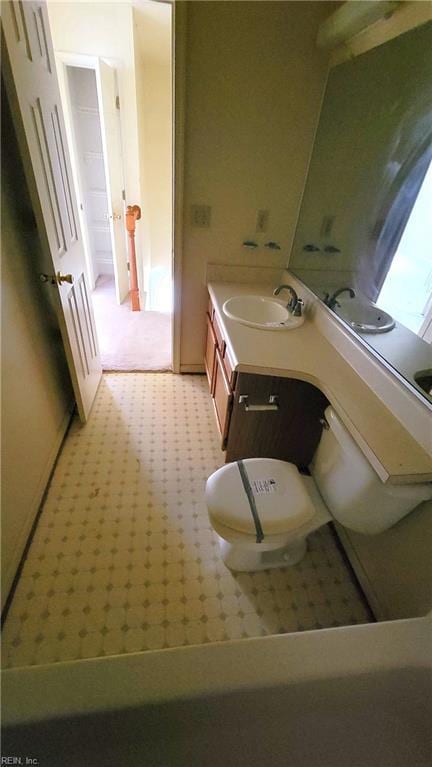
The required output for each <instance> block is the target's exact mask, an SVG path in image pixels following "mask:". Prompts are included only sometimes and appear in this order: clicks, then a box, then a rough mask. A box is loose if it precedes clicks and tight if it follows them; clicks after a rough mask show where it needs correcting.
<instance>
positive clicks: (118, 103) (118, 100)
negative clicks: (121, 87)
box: [115, 96, 120, 109]
mask: <svg viewBox="0 0 432 767" xmlns="http://www.w3.org/2000/svg"><path fill="white" fill-rule="evenodd" d="M115 105H116V109H120V96H116V100H115Z"/></svg>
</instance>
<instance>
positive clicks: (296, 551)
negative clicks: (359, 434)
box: [206, 407, 432, 572]
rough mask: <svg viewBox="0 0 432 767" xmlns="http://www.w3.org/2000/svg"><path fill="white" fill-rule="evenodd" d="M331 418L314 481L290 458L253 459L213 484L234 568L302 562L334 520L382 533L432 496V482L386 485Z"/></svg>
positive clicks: (225, 551) (210, 504) (210, 495)
mask: <svg viewBox="0 0 432 767" xmlns="http://www.w3.org/2000/svg"><path fill="white" fill-rule="evenodd" d="M325 417H326V422H327V423H326V427H325V428H324V429H323V432H322V436H321V440H320V443H319V445H318V448H317V451H316V453H315V456H314V459H313V461H312V464H311V466H310V471H311V474H312V476H310V477H309V476H305V475H302V474H300V473H299V471H298V469H297V467H296V466H294V464H292V463H286V462H285V461H277V460H274V459H272V458H248V459H245V460H244V461H241V462H234V463H229V464H226V465H225V466H222V468H221V469H218V470H217V471H215V472H214V474H212V475H211V477H209V479H208V480H207V485H206V501H207V509H208V514H209V518H210V522H211V525H212V527H213V529H214V530H215V531H216V533H218V535H219V542H220V547H221V553H222V558H223V561H224V562H225V564H226V566H227V567H229V568H230V569H231V570H237V571H243V572H245V571H246V572H247V571H254V570H264V569H267V568H270V567H283V566H284V565H294V564H296V563H297V562H299V561H300V560H301V559H302V557H303V556H304V554H305V552H306V537H307V536H308V535H309V534H310V533H312V532H313V531H314V530H317V529H318V528H319V527H321V525H325V524H326V523H327V522H330V521H331V520H335V521H337V522H339V523H340V524H342V525H344V527H347V528H348V529H350V530H354V531H355V532H357V533H364V534H365V535H375V534H377V533H382V532H383V531H384V530H387V529H388V528H389V527H392V525H395V524H396V522H398V521H399V520H400V519H402V517H404V516H405V515H406V514H408V513H409V512H410V511H412V509H414V508H415V507H416V506H418V504H419V503H421V502H422V501H425V500H427V499H428V498H432V484H431V483H425V484H414V485H384V484H383V483H382V482H381V481H380V479H379V477H378V476H377V474H376V473H375V471H374V470H373V469H372V467H371V466H370V464H369V463H368V461H367V460H366V458H365V456H364V455H363V453H362V452H361V451H360V449H359V447H358V446H357V444H356V443H355V442H354V440H353V438H352V437H351V435H350V434H349V433H348V431H347V430H346V429H345V426H344V425H343V424H342V423H341V421H340V420H339V418H338V417H337V415H336V413H335V412H334V410H333V409H332V408H331V407H328V408H327V410H326V412H325ZM239 464H240V465H239ZM242 475H243V478H242Z"/></svg>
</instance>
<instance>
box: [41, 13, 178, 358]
mask: <svg viewBox="0 0 432 767" xmlns="http://www.w3.org/2000/svg"><path fill="white" fill-rule="evenodd" d="M48 9H49V16H50V24H51V31H52V36H53V43H54V49H55V55H56V61H57V69H58V75H59V81H60V91H61V97H62V104H63V108H64V114H65V123H66V133H67V138H68V144H69V149H70V154H71V159H72V166H73V172H74V181H75V187H76V194H77V203H78V211H79V216H80V223H81V229H82V235H83V243H84V249H85V252H86V263H87V278H88V283H89V286H90V287H91V289H92V293H91V301H92V304H93V308H94V314H95V323H96V329H97V336H98V342H99V348H100V352H101V360H102V366H103V369H104V370H114V371H115V370H121V371H127V370H133V371H137V370H143V371H146V370H170V369H172V320H173V306H172V304H173V302H172V272H173V269H172V210H171V208H172V187H173V178H172V141H171V134H172V92H171V91H172V83H171V59H172V42H171V8H167V7H166V6H164V7H163V8H161V7H160V6H159V4H156V3H145V4H144V5H140V6H139V7H138V6H136V7H133V8H131V7H127V6H123V7H121V8H120V6H118V7H117V6H116V8H115V14H116V17H115V18H113V19H112V21H109V22H107V15H106V13H104V10H103V4H101V5H100V6H99V5H98V4H94V3H91V4H85V6H82V4H78V3H73V4H72V3H71V4H68V7H67V14H66V15H65V14H64V13H62V12H61V11H60V9H59V7H58V4H57V3H48ZM131 21H132V22H133V23H130V22H131ZM155 24H156V25H159V27H160V35H161V36H160V37H159V46H158V50H159V49H160V50H163V51H164V54H163V55H164V57H165V59H166V61H165V59H164V60H162V59H159V60H157V61H155V59H154V55H153V54H152V57H151V60H150V58H148V57H149V46H148V41H149V35H150V34H153V30H154V28H155ZM149 25H151V28H149ZM89 30H93V31H94V34H93V33H92V34H90V33H89ZM162 33H163V36H162ZM143 40H144V41H145V44H144V43H143ZM146 57H147V58H146ZM168 70H169V71H168ZM168 74H169V76H168ZM152 82H154V87H153V90H152V88H151V87H150V84H151V83H152ZM161 83H162V86H163V83H165V91H164V89H163V87H162V88H161V87H160V85H161ZM167 83H168V88H169V90H168V88H167V87H166V84H167ZM161 92H163V93H164V99H165V104H164V106H162V104H161V103H159V102H158V99H159V98H160V94H161ZM155 94H156V97H155ZM167 103H168V104H169V109H168V110H167ZM168 113H169V114H168ZM158 119H160V125H158V124H157V120H158ZM168 119H169V130H167V120H168ZM155 136H157V142H156V141H155ZM162 136H165V137H166V136H168V140H166V139H164V140H162V139H161V137H162ZM161 146H162V153H161V151H160V149H161ZM164 168H165V170H164ZM152 174H153V175H152ZM162 179H165V186H164V187H163V188H162ZM129 205H130V206H135V205H138V206H139V207H140V209H141V211H142V217H141V219H140V220H139V221H137V223H136V232H135V250H136V268H137V281H138V288H139V310H137V311H132V307H131V301H130V289H131V284H130V271H129V270H130V268H131V266H132V267H133V263H132V264H131V254H130V248H129V245H130V241H129V238H128V235H127V231H126V211H127V206H129ZM134 308H136V307H135V305H134Z"/></svg>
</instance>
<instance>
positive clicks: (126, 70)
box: [48, 2, 148, 287]
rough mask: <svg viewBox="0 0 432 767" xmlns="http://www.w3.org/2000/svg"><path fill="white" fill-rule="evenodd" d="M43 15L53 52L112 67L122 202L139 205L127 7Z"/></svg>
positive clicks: (83, 7) (65, 8)
mask: <svg viewBox="0 0 432 767" xmlns="http://www.w3.org/2000/svg"><path fill="white" fill-rule="evenodd" d="M48 14H49V21H50V26H51V34H52V38H53V44H54V50H55V51H56V52H59V51H60V52H67V53H81V54H85V55H87V56H99V57H101V58H104V59H106V60H107V61H108V62H109V63H110V64H111V65H112V66H114V67H115V68H116V69H117V73H118V83H119V95H120V119H121V126H122V146H123V166H124V175H125V179H124V180H125V191H126V203H127V204H128V205H134V204H139V205H143V201H142V195H141V183H140V172H139V168H140V160H139V149H140V142H139V139H138V118H137V100H136V78H135V56H134V36H133V18H132V7H131V5H130V4H129V3H121V2H118V3H105V2H84V3H81V2H61V3H59V2H48ZM142 234H143V233H142V228H139V227H137V256H138V258H139V259H140V260H141V264H140V267H141V268H140V272H139V275H138V277H139V281H140V287H142V283H143V266H144V265H145V264H146V260H147V258H148V253H147V247H148V245H147V243H146V240H145V237H143V236H142Z"/></svg>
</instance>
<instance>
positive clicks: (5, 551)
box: [1, 108, 74, 606]
mask: <svg viewBox="0 0 432 767" xmlns="http://www.w3.org/2000/svg"><path fill="white" fill-rule="evenodd" d="M51 269H52V265H51ZM49 270H50V265H49V264H48V263H46V262H44V257H43V254H42V251H41V246H40V243H39V237H38V233H37V229H36V224H35V220H34V217H33V213H32V209H31V205H30V201H29V198H28V193H27V188H26V183H25V180H24V176H23V171H22V166H21V161H20V158H19V155H18V150H17V147H16V140H15V136H14V133H13V129H12V126H11V119H10V116H9V113H8V110H7V109H6V108H4V109H3V114H2V274H1V293H2V326H3V334H2V376H1V385H2V451H1V452H2V498H1V500H2V557H1V560H2V562H1V574H2V579H1V580H2V606H3V604H4V601H5V598H6V596H7V594H8V591H9V589H10V586H11V584H12V580H13V578H14V576H15V572H16V569H17V567H18V564H19V561H20V558H21V556H22V553H23V550H24V547H25V544H26V540H27V537H28V535H29V533H30V530H31V526H32V524H33V521H34V518H35V516H36V513H37V511H38V508H39V505H40V502H41V500H42V496H43V493H44V491H45V486H46V483H47V481H48V478H49V475H50V471H51V469H52V467H53V464H54V461H55V458H56V455H57V452H58V449H59V447H60V443H61V440H62V438H63V435H64V432H65V428H66V426H67V424H68V421H69V415H70V410H71V406H72V404H73V401H74V397H73V393H72V386H71V383H70V379H69V373H68V370H67V365H66V359H65V354H64V349H63V344H62V340H61V336H60V330H59V327H58V323H57V317H56V313H55V309H54V307H53V305H52V303H51V292H50V291H51V286H50V285H48V284H46V283H44V284H42V283H41V282H39V280H38V274H39V273H40V272H48V271H49Z"/></svg>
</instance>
